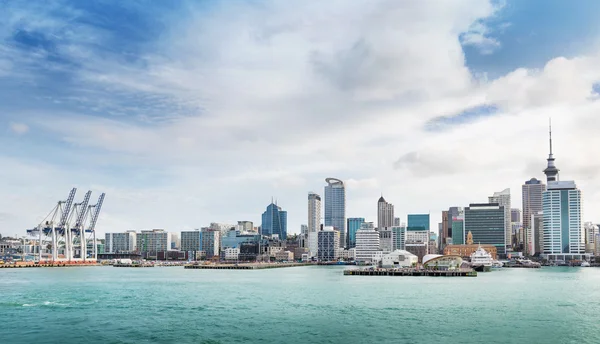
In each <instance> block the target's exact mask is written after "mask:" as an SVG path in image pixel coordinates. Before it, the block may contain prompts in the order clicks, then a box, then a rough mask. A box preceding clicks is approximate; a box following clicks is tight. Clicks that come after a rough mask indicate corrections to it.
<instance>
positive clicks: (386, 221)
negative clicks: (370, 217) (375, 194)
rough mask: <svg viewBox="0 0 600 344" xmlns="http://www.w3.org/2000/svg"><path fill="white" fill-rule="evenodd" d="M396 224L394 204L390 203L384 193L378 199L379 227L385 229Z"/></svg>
mask: <svg viewBox="0 0 600 344" xmlns="http://www.w3.org/2000/svg"><path fill="white" fill-rule="evenodd" d="M393 226H394V205H393V204H391V203H388V202H386V201H385V199H384V198H383V195H382V196H381V197H380V198H379V201H377V227H378V228H379V229H385V228H389V227H393Z"/></svg>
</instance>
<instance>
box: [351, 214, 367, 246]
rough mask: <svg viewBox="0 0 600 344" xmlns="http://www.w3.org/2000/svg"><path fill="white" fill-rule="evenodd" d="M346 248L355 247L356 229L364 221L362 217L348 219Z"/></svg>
mask: <svg viewBox="0 0 600 344" xmlns="http://www.w3.org/2000/svg"><path fill="white" fill-rule="evenodd" d="M347 222H348V224H347V228H348V243H347V246H348V248H353V247H356V231H358V230H359V229H360V228H361V227H362V224H363V223H365V219H364V218H362V217H351V218H349V219H348V221H347Z"/></svg>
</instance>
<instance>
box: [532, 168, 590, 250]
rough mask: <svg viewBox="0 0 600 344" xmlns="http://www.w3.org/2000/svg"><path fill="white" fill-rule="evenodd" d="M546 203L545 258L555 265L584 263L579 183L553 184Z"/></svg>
mask: <svg viewBox="0 0 600 344" xmlns="http://www.w3.org/2000/svg"><path fill="white" fill-rule="evenodd" d="M555 177H557V176H555ZM542 203H543V217H544V255H545V256H547V259H548V260H552V261H556V260H560V261H569V260H572V259H582V258H583V256H582V255H583V254H584V253H585V231H584V228H583V224H582V221H581V218H582V209H581V191H580V190H579V189H578V188H577V186H576V185H575V182H573V181H550V182H549V183H548V188H547V190H546V191H544V193H543V195H542Z"/></svg>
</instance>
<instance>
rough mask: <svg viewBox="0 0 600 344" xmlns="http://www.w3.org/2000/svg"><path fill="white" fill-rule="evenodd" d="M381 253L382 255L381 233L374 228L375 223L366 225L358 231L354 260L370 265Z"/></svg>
mask: <svg viewBox="0 0 600 344" xmlns="http://www.w3.org/2000/svg"><path fill="white" fill-rule="evenodd" d="M369 224H370V226H369ZM369 227H370V228H369ZM379 253H381V251H380V250H379V233H378V232H377V231H376V230H375V229H374V228H373V223H365V224H364V226H363V227H362V228H361V229H359V230H358V231H356V252H355V258H354V260H356V261H357V262H366V263H370V262H372V261H373V259H374V257H375V256H376V255H377V254H379Z"/></svg>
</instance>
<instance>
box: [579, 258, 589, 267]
mask: <svg viewBox="0 0 600 344" xmlns="http://www.w3.org/2000/svg"><path fill="white" fill-rule="evenodd" d="M581 267H582V268H589V267H590V263H588V262H586V261H585V260H584V261H583V262H581Z"/></svg>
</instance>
